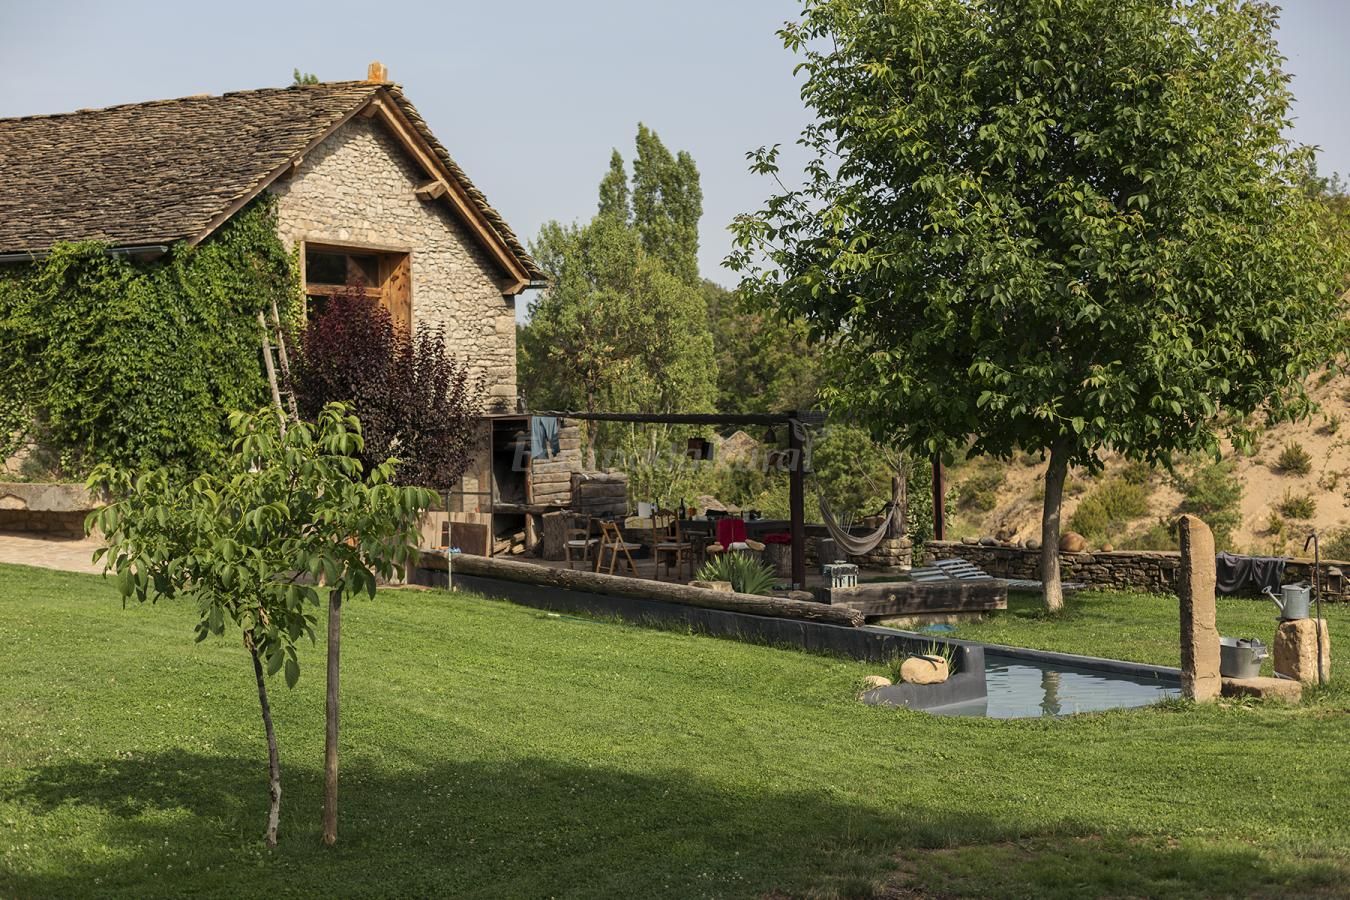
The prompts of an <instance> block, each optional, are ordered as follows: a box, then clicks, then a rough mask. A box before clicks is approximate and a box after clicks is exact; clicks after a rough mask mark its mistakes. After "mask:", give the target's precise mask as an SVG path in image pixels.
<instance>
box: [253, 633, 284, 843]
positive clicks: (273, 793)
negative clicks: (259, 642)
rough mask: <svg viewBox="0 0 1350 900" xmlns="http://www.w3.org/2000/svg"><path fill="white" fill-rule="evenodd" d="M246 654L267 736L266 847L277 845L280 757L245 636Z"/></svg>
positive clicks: (258, 665) (261, 678)
mask: <svg viewBox="0 0 1350 900" xmlns="http://www.w3.org/2000/svg"><path fill="white" fill-rule="evenodd" d="M246 638H247V639H246V641H245V643H247V645H248V652H249V654H250V655H251V656H252V657H253V677H254V678H255V679H257V681H258V703H259V704H260V705H261V706H262V720H263V731H264V732H265V733H266V734H267V792H268V796H269V797H270V798H271V804H270V806H269V807H268V809H267V833H266V834H265V835H264V836H263V840H264V841H265V842H266V844H267V846H269V847H275V846H276V845H277V822H278V821H279V820H280V819H281V757H280V756H279V755H278V753H277V733H276V731H275V730H274V729H273V728H272V704H271V703H269V702H268V700H267V678H266V676H265V675H264V674H263V664H262V660H261V659H260V658H259V657H258V648H257V647H256V646H255V645H254V643H253V636H252V634H249V635H247V636H246Z"/></svg>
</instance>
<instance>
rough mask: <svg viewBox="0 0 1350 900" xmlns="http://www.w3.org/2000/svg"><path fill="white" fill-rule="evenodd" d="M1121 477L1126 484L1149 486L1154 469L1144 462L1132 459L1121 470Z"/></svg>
mask: <svg viewBox="0 0 1350 900" xmlns="http://www.w3.org/2000/svg"><path fill="white" fill-rule="evenodd" d="M1120 477H1121V480H1123V481H1124V482H1125V483H1126V484H1148V481H1149V479H1150V478H1152V477H1153V467H1152V466H1150V465H1149V464H1148V463H1146V462H1144V461H1143V460H1138V459H1132V460H1130V461H1129V462H1127V463H1125V465H1124V466H1123V467H1122V468H1121V470H1120Z"/></svg>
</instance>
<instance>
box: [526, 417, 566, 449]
mask: <svg viewBox="0 0 1350 900" xmlns="http://www.w3.org/2000/svg"><path fill="white" fill-rule="evenodd" d="M560 452H561V448H560V447H559V446H558V417H557V416H531V417H530V458H531V459H548V458H549V457H550V456H557V455H558V454H559V453H560Z"/></svg>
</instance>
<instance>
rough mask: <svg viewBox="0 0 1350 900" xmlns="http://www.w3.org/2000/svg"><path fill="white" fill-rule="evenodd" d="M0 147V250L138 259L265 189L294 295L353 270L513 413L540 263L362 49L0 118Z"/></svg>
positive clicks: (192, 238)
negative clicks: (278, 84) (350, 57)
mask: <svg viewBox="0 0 1350 900" xmlns="http://www.w3.org/2000/svg"><path fill="white" fill-rule="evenodd" d="M0 159H3V160H4V162H3V164H2V165H0V171H3V173H4V181H5V185H4V190H3V191H0V261H5V260H9V261H15V260H26V259H31V258H33V257H35V256H38V255H41V254H42V253H43V252H44V251H46V250H47V249H49V248H50V247H51V246H53V245H54V244H57V243H59V242H63V241H80V240H100V241H105V242H107V243H109V244H111V245H112V246H113V247H114V248H116V250H117V251H119V252H126V253H130V254H132V255H134V256H137V257H141V258H152V257H153V256H155V255H157V254H160V253H163V252H165V251H166V250H167V249H168V246H169V245H170V244H173V243H176V242H178V241H186V242H188V243H190V244H196V243H198V242H200V241H202V240H204V239H205V238H207V237H208V236H210V235H211V234H212V233H213V232H215V231H216V230H217V229H218V228H220V227H221V226H222V225H223V224H224V223H225V222H227V221H228V220H229V219H230V217H231V216H233V215H234V214H235V213H237V212H238V211H239V210H240V209H242V208H243V207H244V206H245V205H246V204H248V203H249V202H250V201H251V200H253V199H254V198H256V197H257V196H258V195H259V194H261V193H262V192H264V191H270V192H271V193H272V194H273V195H275V197H276V198H277V210H278V219H279V223H278V224H279V230H280V236H281V238H282V239H283V242H284V243H285V244H286V245H287V246H290V247H294V248H295V249H296V250H297V251H298V258H299V259H300V261H301V269H302V272H301V277H302V280H303V282H304V285H305V293H306V296H307V298H308V299H309V301H310V302H322V298H323V297H324V296H325V295H328V294H331V293H334V292H335V291H337V290H339V289H341V287H342V286H343V285H345V284H346V282H347V277H348V274H349V273H352V272H360V273H361V275H362V276H363V277H364V278H365V281H366V283H367V284H368V285H369V290H370V291H371V293H374V294H376V295H378V296H379V297H380V301H381V303H383V304H384V305H385V306H386V307H387V308H388V309H389V310H390V311H391V313H392V314H393V315H394V317H395V318H397V319H399V320H401V321H404V322H408V323H411V324H412V325H413V326H414V327H415V326H418V325H421V324H424V323H426V324H435V325H442V326H444V327H445V330H446V335H447V339H448V342H449V345H450V350H451V352H452V353H454V354H455V355H457V356H459V357H460V358H462V359H465V360H467V361H468V362H469V363H470V364H471V365H472V366H474V367H476V368H477V369H478V370H480V371H481V372H482V373H483V374H484V375H485V376H486V380H487V394H488V397H487V399H488V405H489V408H491V409H494V410H498V411H502V412H508V411H509V412H515V411H516V316H515V312H516V298H517V297H519V296H520V294H521V292H522V291H524V290H526V289H527V288H530V287H536V286H540V285H541V284H542V281H543V278H544V275H543V273H542V272H541V271H540V270H539V267H538V265H537V264H536V263H535V261H534V260H533V259H532V258H531V257H530V255H529V254H528V253H527V252H526V251H525V248H524V247H523V246H522V244H521V243H520V241H519V240H518V239H517V238H516V235H515V234H514V233H513V232H512V231H511V229H510V227H509V226H508V225H507V224H506V222H505V221H504V220H503V219H502V217H501V216H500V215H499V214H498V213H497V211H496V210H494V209H493V208H492V207H491V206H490V205H489V204H488V202H487V199H486V198H485V197H484V196H483V193H482V192H481V191H479V190H478V189H477V188H476V187H475V186H474V185H473V183H472V182H471V181H470V180H469V178H468V176H467V175H466V174H465V173H464V170H463V169H461V168H460V167H459V166H458V165H457V164H456V163H455V161H454V160H453V159H452V158H451V157H450V154H449V153H448V152H447V151H446V149H445V147H444V146H442V145H441V143H440V142H439V141H438V140H437V139H436V137H435V135H433V134H432V133H431V130H430V129H429V128H428V127H427V124H426V122H425V121H424V120H423V119H422V117H421V116H420V115H419V114H418V112H417V110H416V108H415V107H414V106H413V105H412V103H411V102H410V101H409V100H408V98H407V97H406V96H405V95H404V93H403V91H402V89H401V88H400V87H399V86H398V85H395V84H392V83H390V82H388V81H387V80H386V76H385V70H384V67H383V66H381V65H379V64H378V63H375V64H372V65H371V67H370V72H369V75H368V77H367V79H366V80H365V81H346V82H329V83H324V84H314V85H296V86H293V87H288V88H263V89H260V90H252V91H237V92H234V93H228V94H224V95H221V96H218V97H217V96H209V95H199V96H192V97H183V98H179V99H176V100H156V101H151V102H148V103H131V104H125V105H122V106H114V107H109V108H107V109H92V110H80V111H78V112H73V113H63V114H58V115H44V116H27V117H23V118H17V119H3V120H0Z"/></svg>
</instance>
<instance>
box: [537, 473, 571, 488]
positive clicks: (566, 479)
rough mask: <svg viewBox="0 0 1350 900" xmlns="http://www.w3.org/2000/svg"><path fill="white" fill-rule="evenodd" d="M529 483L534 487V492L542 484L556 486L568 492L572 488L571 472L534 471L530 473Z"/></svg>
mask: <svg viewBox="0 0 1350 900" xmlns="http://www.w3.org/2000/svg"><path fill="white" fill-rule="evenodd" d="M530 482H531V483H532V484H533V485H534V487H535V490H538V489H539V486H540V485H544V484H556V485H559V486H561V487H565V488H568V489H569V490H570V489H571V487H572V472H571V470H570V469H564V470H560V471H557V472H540V471H538V470H537V469H536V470H535V471H534V472H532V473H530Z"/></svg>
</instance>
